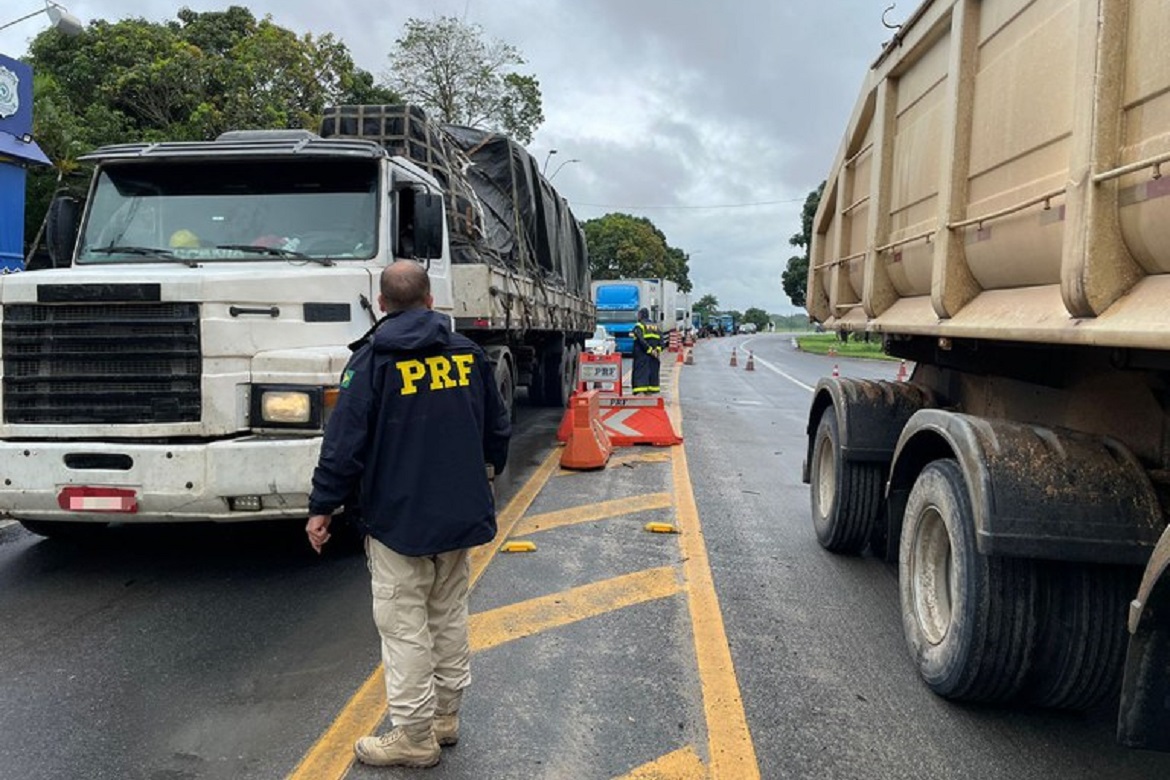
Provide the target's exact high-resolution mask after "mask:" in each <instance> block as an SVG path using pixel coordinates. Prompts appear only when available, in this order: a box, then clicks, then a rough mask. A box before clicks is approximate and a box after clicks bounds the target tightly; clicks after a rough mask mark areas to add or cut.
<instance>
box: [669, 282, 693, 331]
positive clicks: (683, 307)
mask: <svg viewBox="0 0 1170 780" xmlns="http://www.w3.org/2000/svg"><path fill="white" fill-rule="evenodd" d="M677 305H678V308H676V309H675V310H674V329H675V330H677V331H678V333H679V335H680V336H685V335H687V334H688V333H691V332H692V331H693V330H694V329H695V323H694V312H693V311H692V309H691V294H690V293H684V292H680V293H679V294H678V304H677Z"/></svg>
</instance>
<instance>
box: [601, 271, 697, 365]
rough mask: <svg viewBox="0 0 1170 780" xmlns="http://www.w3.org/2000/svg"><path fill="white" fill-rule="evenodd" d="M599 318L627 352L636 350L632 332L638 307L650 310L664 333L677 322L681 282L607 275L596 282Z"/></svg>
mask: <svg viewBox="0 0 1170 780" xmlns="http://www.w3.org/2000/svg"><path fill="white" fill-rule="evenodd" d="M592 296H593V303H594V305H595V306H596V308H597V321H598V323H600V324H602V325H604V326H605V329H606V330H608V331H609V333H610V335H612V336H613V337H614V338H615V339H616V340H617V347H618V351H619V352H621V353H622V354H624V355H629V354H632V353H633V351H634V338H633V336H632V335H631V332H632V331H633V329H634V325H635V324H637V322H638V310H639V309H646V310H647V311H649V312H650V321H651V322H653V323H654V324H656V325H657V326H658V327H659V329H660V330H661V331H662V332H663V334H666V333H668V332H669V331H670V330H672V329H673V328H674V327H675V326H676V323H677V320H676V317H677V309H678V300H679V298H678V296H679V292H678V284H677V283H676V282H673V281H671V280H670V279H607V280H603V281H600V280H599V281H595V282H593V285H592Z"/></svg>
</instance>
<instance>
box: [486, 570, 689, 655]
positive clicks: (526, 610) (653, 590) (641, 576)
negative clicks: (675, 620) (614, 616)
mask: <svg viewBox="0 0 1170 780" xmlns="http://www.w3.org/2000/svg"><path fill="white" fill-rule="evenodd" d="M681 591H682V586H681V585H680V583H679V581H678V572H677V571H675V569H674V567H673V566H663V567H661V568H658V569H646V570H644V571H639V572H634V573H633V574H626V575H624V576H621V577H614V578H613V579H608V580H603V581H601V582H594V583H590V584H589V585H582V586H581V587H579V588H573V589H571V590H566V591H561V592H560V593H553V594H550V595H548V596H541V597H540V598H535V599H529V600H528V601H521V602H519V603H517V604H509V605H508V606H506V607H498V608H496V609H492V610H488V611H487V612H479V613H477V614H475V615H472V616H471V618H470V630H471V651H472V652H473V653H474V652H478V651H480V650H488V649H490V648H493V647H498V646H499V645H502V644H504V643H505V642H511V641H512V640H514V639H523V638H524V637H526V636H532V635H533V634H539V633H540V632H542V631H547V630H549V629H551V628H557V627H559V626H565V625H568V624H570V623H576V622H578V621H581V620H585V619H587V618H591V617H596V616H597V615H604V614H605V613H607V612H613V611H614V610H617V609H622V608H623V607H630V606H633V605H635V604H642V603H645V602H647V601H654V600H655V599H661V598H666V597H667V596H673V595H675V594H677V593H680V592H681Z"/></svg>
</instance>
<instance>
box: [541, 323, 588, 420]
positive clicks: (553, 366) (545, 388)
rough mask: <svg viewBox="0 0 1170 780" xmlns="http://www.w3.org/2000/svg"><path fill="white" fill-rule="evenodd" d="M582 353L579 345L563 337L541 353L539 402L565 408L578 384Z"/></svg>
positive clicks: (551, 343)
mask: <svg viewBox="0 0 1170 780" xmlns="http://www.w3.org/2000/svg"><path fill="white" fill-rule="evenodd" d="M580 359H581V353H580V351H579V347H577V345H575V344H574V345H569V344H566V343H565V341H564V338H563V337H559V338H557V339H555V340H554V341H553V342H550V343H549V345H548V346H547V347H546V348H545V350H544V351H543V352H542V353H541V361H540V362H541V367H540V375H541V381H542V387H541V392H540V393H539V394H538V397H539V398H540V401H539V403H540V404H541V405H543V406H551V407H554V408H558V409H563V408H565V407H566V406H568V405H569V398H570V396H572V395H573V390H574V388H576V386H577V364H578V362H579V361H580Z"/></svg>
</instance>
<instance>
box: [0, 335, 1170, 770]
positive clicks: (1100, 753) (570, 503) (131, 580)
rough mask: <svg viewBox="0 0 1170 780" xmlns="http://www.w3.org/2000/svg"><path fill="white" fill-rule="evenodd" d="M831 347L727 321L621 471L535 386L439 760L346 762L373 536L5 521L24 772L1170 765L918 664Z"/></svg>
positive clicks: (363, 667)
mask: <svg viewBox="0 0 1170 780" xmlns="http://www.w3.org/2000/svg"><path fill="white" fill-rule="evenodd" d="M733 346H735V347H737V351H738V362H739V365H738V367H736V368H731V367H730V366H729V365H728V362H729V358H730V353H731V349H732V347H733ZM748 349H750V350H751V351H752V353H753V363H754V367H755V370H754V371H752V372H748V371H746V370H745V368H744V366H745V363H746V355H745V351H746V350H748ZM835 362H836V364H837V365H838V367H839V370H840V373H841V374H842V375H844V376H869V377H883V378H893V377H894V375H895V374H896V372H897V369H898V365H897V364H896V363H877V362H870V361H850V360H843V359H842V360H837V361H835ZM833 363H834V361H833V360H832V359H828V358H819V357H815V356H810V355H806V354H803V353H800V352H797V351H795V350H794V348H793V346H792V341H791V338H790V337H787V336H782V335H779V334H766V335H758V336H752V337H734V338H725V339H717V340H711V341H706V342H703V343H702V344H701V345H700V346H699V347H698V348H697V349H696V350H695V365H693V366H686V367H682V368H681V374H680V375H679V384H678V396H679V400H680V401H681V410H682V428H683V433H684V435H685V437H686V444H685V458H683V457H681V454H680V453H676V452H675V451H677V450H679V449H680V448H671V449H657V448H634V449H631V450H618V451H617V452H615V455H614V458H612V459H611V461H610V465H609V468H607V469H605V470H604V471H600V472H590V473H582V474H566V473H561V472H556V471H555V469H553V468H552V466H555V461H554V460H552V459H550V453H552V452H553V450H552V433H553V430H554V429H555V427H556V423H557V422H558V420H559V416H558V415H557V414H556V413H554V412H551V411H548V410H535V409H522V410H521V411H520V414H519V416H518V421H517V437H516V439H515V441H514V447H513V452H512V465H511V467H510V469H509V472H510V473H509V474H508V475H507V477H506V479H504V480H503V481H502V482H501V484H499V485H498V486H497V488H498V491H499V496H500V505H501V507H502V508H503V507H507V509H506V510H505V512H504V514H503V516H502V519H501V526H502V527H503V526H505V525H507V526H508V530H507V531H506V534H505V535H510V536H512V537H514V538H515V537H521V536H523V537H524V538H528V539H532V540H534V541H535V543H536V544H537V547H538V549H537V551H536V552H535V553H531V554H526V555H502V554H501V555H496V556H495V557H490V556H486V555H485V556H483V561H484V568H483V569H482V571H480V572H479V575H481V576H478V578H477V581H476V584H475V587H474V590H473V594H472V612H473V613H474V614H475V617H474V618H473V645H474V646H475V647H476V654H475V657H474V660H473V675H474V683H473V689H472V690H471V691H470V692H469V695H468V700H467V704H466V706H465V717H464V734H463V738H462V739H461V741H460V744H459V745H458V746H456V747H454V748H451V749H447V750H445V751H444V758H443V762H442V763H441V764H440V765H439V767H437V768H435V769H433V770H428V771H427V772H425V773H423V772H417V773H411V772H406V771H395V770H390V771H386V770H371V769H368V768H362V767H356V768H351V767H348V759H349V754H348V742H347V740H349V738H350V736H351V734H350V732H349V730H350V729H352V728H355V727H356V728H365V729H367V730H372V728H373V727H374V726H376V725H377V717H378V713H377V711H376V710H377V707H378V706H379V705H378V703H377V699H376V695H375V694H376V693H377V689H378V687H379V686H378V685H377V676H376V674H375V670H376V667H377V664H378V652H377V639H376V634H375V631H374V628H373V625H372V622H371V619H370V614H369V585H368V575H367V574H366V571H365V566H364V563H363V561H362V558H361V556H360V555H358V554H354V552H352V551H348V552H347V551H346V550H343V549H339V548H338V549H333V550H329V551H328V553H327V555H325V556H324V557H322V558H317V557H316V556H315V555H313V554H312V553H311V552H310V551H308V549H307V547H306V545H305V543H304V539H303V534H302V533H301V525H300V524H299V523H298V524H295V525H294V526H292V527H284V528H282V527H271V526H266V527H244V526H235V527H199V528H179V529H175V528H170V529H141V528H113V529H110V531H109V533H106V534H103V535H102V536H101V537H100V538H99V540H98V541H96V542H90V543H85V544H66V543H59V542H53V541H44V540H40V539H39V538H38V537H34V536H32V535H30V534H27V533H26V532H24V531H23V530H21V529H19V528H11V527H10V528H7V529H5V530H2V531H0V627H2V631H0V779H3V780H7V779H8V778H12V779H13V780H16V779H18V778H19V779H20V780H25V779H30V780H32V779H36V778H53V779H56V778H117V779H118V780H124V779H126V778H143V779H144V780H185V779H186V778H285V777H290V776H291V777H296V778H300V777H321V778H325V777H340V776H349V777H353V778H366V777H369V778H374V777H414V776H427V777H434V778H440V779H441V778H450V779H452V780H472V779H474V780H495V779H496V778H501V779H505V778H513V777H515V778H573V780H578V779H588V778H617V777H630V778H634V777H677V778H680V779H681V778H691V777H696V778H698V777H704V776H711V777H723V778H727V780H740V778H747V779H750V778H751V777H753V776H755V777H762V778H862V777H864V778H911V777H913V778H917V777H931V778H951V777H954V778H974V777H977V778H1025V779H1027V778H1062V779H1063V778H1094V780H1095V779H1096V778H1122V779H1128V778H1166V777H1170V756H1164V755H1160V754H1152V753H1140V752H1134V751H1128V750H1125V749H1123V748H1120V747H1117V746H1116V745H1114V743H1113V728H1114V719H1115V708H1112V707H1109V706H1106V707H1102V708H1101V709H1099V710H1097V711H1093V712H1089V713H1084V714H1068V713H1054V712H1048V711H1042V710H1019V709H1010V708H1001V707H975V706H964V705H956V704H953V703H950V702H946V701H943V700H941V699H939V698H937V697H935V696H934V695H933V694H931V693H930V692H929V691H928V690H927V689H926V688H925V687H924V686H923V685H922V684H921V683H920V682H919V680H918V679H917V676H916V673H915V671H914V669H913V666H912V664H911V662H910V659H909V656H908V653H907V650H906V648H905V642H904V640H903V638H902V628H901V619H900V616H899V609H898V594H897V581H896V571H895V570H894V568H892V567H891V566H889V565H887V564H885V563H883V562H880V561H877V560H875V559H872V558H867V557H862V558H851V557H839V556H833V555H830V554H828V553H826V552H824V551H823V550H822V549H821V548H820V547H819V546H818V545H817V543H816V540H815V537H814V536H813V533H812V529H811V524H810V521H809V518H808V488H807V486H805V485H803V484H802V483H801V481H800V466H801V462H802V460H803V458H804V450H805V446H806V445H805V426H806V415H807V405H808V401H809V398H810V389H811V387H813V386H814V385H815V384H816V381H817V380H818V378H819V377H820V376H822V375H825V374H827V373H829V372H830V371H831V370H832V367H833ZM671 369H672V371H671V372H670V374H671V378H673V373H674V370H680V369H677V368H676V367H674V366H671ZM665 387H669V384H668V382H667V381H664V388H665ZM554 457H555V456H554ZM680 468H682V469H683V471H681V472H680ZM689 496H693V504H688V501H687V499H688V497H689ZM692 510H697V512H694V511H692ZM692 514H693V515H694V517H693V518H692V517H691V515H692ZM652 520H653V521H664V522H672V523H676V524H677V525H679V526H680V527H682V529H683V531H684V533H683V534H681V535H669V534H649V533H645V532H644V531H643V530H642V529H643V526H644V524H645V523H646V522H648V521H652ZM692 522H693V523H694V525H693V526H692V525H688V523H692ZM699 525H701V530H700V528H699V527H698V526H699ZM473 571H474V570H473ZM705 582H709V583H710V584H711V585H713V590H712V591H711V593H709V594H708V593H707V592H706V591H705V589H704V587H705V586H704V583H705ZM716 599H717V600H716ZM713 615H714V616H715V617H717V618H718V619H717V620H712V619H711V618H712V616H713ZM721 653H722V656H721ZM724 656H725V657H726V661H727V663H723V662H722V661H721V658H722V657H724ZM371 680H372V681H373V682H374V685H373V686H371V685H370V683H371ZM371 691H372V692H373V693H371ZM370 702H372V703H373V705H371V706H372V707H373V709H374V710H375V711H374V720H373V721H372V722H370V723H364V725H363V721H362V718H361V717H360V716H362V714H363V712H364V711H363V706H365V708H366V710H370V709H371V706H367V705H368V704H369V703H370ZM365 717H366V718H367V720H368V717H369V713H368V712H365ZM740 718H742V721H743V728H742V729H740V728H738V727H737V723H738V722H739V719H740ZM355 723H356V724H358V725H357V726H355V725H354V724H355ZM379 728H384V725H382V726H379ZM316 759H320V760H321V761H322V762H323V763H322V764H321V766H324V765H328V764H330V762H332V764H336V765H339V766H340V769H339V770H338V772H337V773H335V774H329V773H328V772H325V770H321V771H320V772H318V770H316V769H314V768H313V767H316V766H318V764H314V763H313V761H314V760H316ZM330 771H333V770H330ZM313 772H318V773H317V774H316V775H314V774H313ZM639 772H641V774H639ZM655 773H656V774H655Z"/></svg>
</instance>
